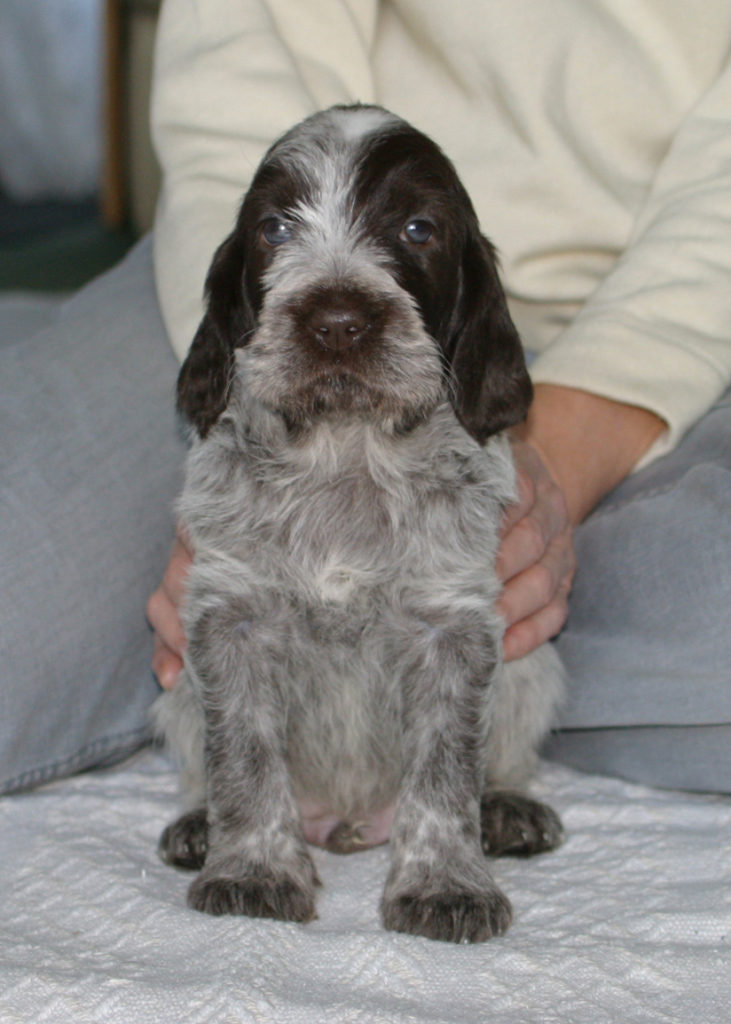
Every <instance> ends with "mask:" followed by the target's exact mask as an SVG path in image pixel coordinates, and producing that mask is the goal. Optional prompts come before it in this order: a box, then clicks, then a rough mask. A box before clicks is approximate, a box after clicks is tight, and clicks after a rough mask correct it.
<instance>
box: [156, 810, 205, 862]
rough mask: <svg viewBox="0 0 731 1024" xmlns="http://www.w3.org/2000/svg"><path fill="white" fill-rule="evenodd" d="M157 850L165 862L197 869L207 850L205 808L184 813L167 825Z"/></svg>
mask: <svg viewBox="0 0 731 1024" xmlns="http://www.w3.org/2000/svg"><path fill="white" fill-rule="evenodd" d="M157 851H158V853H159V854H160V857H161V858H162V860H164V861H165V863H166V864H172V865H173V866H174V867H176V868H186V869H187V870H189V871H199V870H200V869H201V868H202V867H203V865H204V864H205V860H206V853H207V852H208V821H207V819H206V809H205V807H201V808H199V809H198V810H196V811H190V812H189V813H188V814H184V815H183V816H182V817H181V818H178V820H177V821H174V822H173V823H172V825H168V827H167V828H166V829H165V831H164V832H163V834H162V835H161V836H160V842H159V843H158V847H157Z"/></svg>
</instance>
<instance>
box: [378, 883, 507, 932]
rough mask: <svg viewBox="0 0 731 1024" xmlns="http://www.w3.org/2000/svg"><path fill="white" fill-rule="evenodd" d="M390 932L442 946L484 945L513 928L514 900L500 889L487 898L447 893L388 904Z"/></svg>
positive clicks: (385, 912)
mask: <svg viewBox="0 0 731 1024" xmlns="http://www.w3.org/2000/svg"><path fill="white" fill-rule="evenodd" d="M382 911H383V923H384V925H385V927H386V928H388V929H390V930H391V931H396V932H406V933H408V934H409V935H421V936H423V937H424V938H427V939H438V940H440V941H442V942H484V941H485V940H486V939H490V938H492V937H493V936H495V935H502V934H503V932H505V931H506V930H507V928H508V926H509V925H510V922H511V920H512V916H513V911H512V908H511V906H510V900H509V899H508V898H507V896H505V895H504V894H503V893H502V892H500V890H499V889H493V890H491V891H489V892H487V893H485V894H480V895H476V894H473V893H443V894H437V895H435V896H425V897H418V896H397V897H394V898H391V899H388V900H384V901H383V904H382Z"/></svg>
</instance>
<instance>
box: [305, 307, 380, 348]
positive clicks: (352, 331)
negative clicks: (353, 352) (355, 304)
mask: <svg viewBox="0 0 731 1024" xmlns="http://www.w3.org/2000/svg"><path fill="white" fill-rule="evenodd" d="M309 326H310V330H311V331H312V333H313V335H314V338H315V340H316V341H317V342H318V343H319V344H320V345H322V346H323V347H324V348H327V349H330V351H331V352H345V351H347V350H348V349H349V348H352V347H353V346H354V345H357V344H358V342H359V341H360V340H361V338H362V337H363V333H364V332H365V329H366V326H367V324H366V321H365V319H364V318H363V317H362V316H360V315H359V314H358V313H356V312H355V311H354V310H352V309H347V308H345V307H333V308H331V309H324V310H320V311H318V312H317V313H316V314H315V315H314V316H312V317H311V318H310V324H309Z"/></svg>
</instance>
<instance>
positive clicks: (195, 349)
mask: <svg viewBox="0 0 731 1024" xmlns="http://www.w3.org/2000/svg"><path fill="white" fill-rule="evenodd" d="M254 326H255V319H254V313H253V310H252V308H251V305H250V303H249V300H248V297H247V295H246V291H245V286H244V244H243V239H242V232H241V231H240V230H239V229H238V228H237V229H236V230H235V231H234V232H233V233H232V234H230V235H229V236H228V238H227V239H226V240H225V241H224V242H223V243H222V244H221V245H220V246H219V247H218V249H217V250H216V254H215V256H214V257H213V262H212V263H211V268H210V270H209V271H208V276H207V278H206V313H205V316H204V317H203V319H202V320H201V323H200V326H199V328H198V330H197V331H196V334H195V337H194V338H193V343H192V345H191V346H190V350H189V352H188V355H187V357H186V359H185V362H184V363H183V365H182V367H181V369H180V373H179V375H178V389H177V390H178V402H177V405H178V410H179V412H181V413H182V414H183V415H184V416H185V417H186V418H187V419H189V420H190V422H191V423H192V424H193V426H194V427H195V428H196V429H197V431H198V433H199V434H200V435H201V437H205V436H206V434H207V433H208V431H209V430H210V429H211V427H212V426H213V424H214V423H215V422H216V420H217V419H218V417H219V416H220V415H221V413H222V412H223V410H224V409H225V408H226V403H227V401H228V395H229V389H230V383H231V373H232V370H233V363H234V349H236V348H239V347H240V346H241V345H243V344H245V342H246V339H247V337H248V335H249V334H250V333H251V331H253V329H254Z"/></svg>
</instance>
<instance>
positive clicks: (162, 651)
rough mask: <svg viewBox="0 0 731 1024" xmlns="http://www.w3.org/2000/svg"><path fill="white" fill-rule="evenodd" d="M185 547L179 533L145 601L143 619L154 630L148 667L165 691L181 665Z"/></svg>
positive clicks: (187, 564) (187, 566)
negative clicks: (151, 661)
mask: <svg viewBox="0 0 731 1024" xmlns="http://www.w3.org/2000/svg"><path fill="white" fill-rule="evenodd" d="M188 545H189V542H188V540H187V537H186V536H185V534H184V533H182V532H181V533H180V534H179V536H178V538H177V539H176V541H175V544H174V545H173V548H172V551H171V554H170V558H169V560H168V564H167V567H166V569H165V573H164V575H163V579H162V582H161V583H160V586H159V587H158V588H157V589H156V590H155V592H154V593H153V594H152V595H151V597H150V599H149V601H148V602H147V618H148V621H149V622H150V625H151V626H152V628H153V630H154V631H155V648H154V653H153V664H152V668H153V672H154V673H155V675H156V676H157V678H158V681H159V683H160V685H161V686H163V687H165V688H166V689H167V688H170V687H171V686H173V685H174V683H175V680H176V679H177V676H178V673H179V672H180V669H181V668H182V664H183V662H182V655H183V650H184V649H185V632H184V630H183V624H182V622H181V618H180V605H181V602H182V600H183V597H184V595H185V587H186V582H187V577H188V571H189V569H190V565H191V562H192V555H191V552H190V548H189V546H188Z"/></svg>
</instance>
